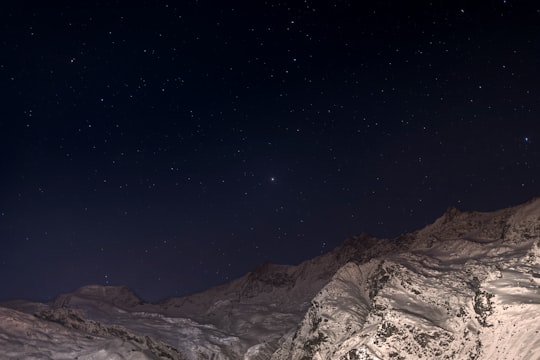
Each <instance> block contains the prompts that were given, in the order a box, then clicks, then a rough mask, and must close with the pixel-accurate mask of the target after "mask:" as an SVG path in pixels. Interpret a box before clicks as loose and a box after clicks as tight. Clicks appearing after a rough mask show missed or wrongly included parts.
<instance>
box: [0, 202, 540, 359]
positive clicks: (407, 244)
mask: <svg viewBox="0 0 540 360" xmlns="http://www.w3.org/2000/svg"><path fill="white" fill-rule="evenodd" d="M539 248H540V200H533V201H530V202H529V203H526V204H524V205H521V206H518V207H515V208H510V209H504V210H500V211H496V212H493V213H477V212H474V213H466V212H460V211H459V210H457V209H453V208H451V209H448V210H447V211H446V212H445V213H444V214H443V215H442V216H441V217H440V218H439V219H437V220H436V221H435V222H434V223H433V224H432V225H429V226H427V227H426V228H424V229H422V230H419V231H417V232H415V233H411V234H405V235H403V236H401V237H399V238H397V239H392V240H385V239H376V238H372V237H370V236H368V235H366V234H363V235H361V236H359V237H355V238H351V239H349V240H347V241H345V242H344V243H343V244H342V245H341V246H339V247H337V248H336V249H334V250H332V251H331V252H329V253H327V254H324V255H322V256H319V257H317V258H314V259H312V260H308V261H306V262H304V263H302V264H300V265H298V266H286V265H273V264H264V265H261V266H260V267H259V268H258V269H256V270H255V271H254V272H252V273H249V274H247V275H246V276H244V277H242V278H240V279H237V280H235V281H233V282H231V283H229V284H226V285H223V286H219V287H216V288H212V289H210V290H208V291H206V292H203V293H199V294H195V295H192V296H188V297H184V298H171V299H167V300H165V301H163V302H161V303H158V304H145V303H143V302H142V301H140V299H138V298H137V297H136V295H134V294H133V293H132V292H131V291H130V290H129V289H127V288H122V287H120V288H118V287H101V286H89V287H84V288H81V289H79V290H78V291H76V292H74V293H72V294H66V295H61V296H59V297H58V298H57V299H56V300H55V301H54V302H53V303H51V304H31V303H24V302H12V303H9V304H6V306H8V307H11V308H16V309H19V310H21V311H23V312H26V314H25V313H22V312H19V311H15V310H11V309H6V308H0V310H1V311H0V315H3V316H4V317H6V318H10V316H11V318H17V319H18V320H17V321H18V323H17V324H19V325H17V326H15V327H14V326H13V325H12V322H9V321H2V322H0V335H1V336H0V348H2V349H11V350H9V351H11V352H9V354H11V355H9V356H8V358H32V357H31V356H29V353H28V352H27V353H25V352H24V351H26V350H24V349H25V348H24V347H22V348H21V346H20V345H21V344H24V343H28V344H32V343H35V342H36V341H37V340H36V337H38V338H39V341H40V344H41V345H40V346H42V348H43V349H44V350H46V351H45V354H46V355H44V356H42V357H40V358H52V359H54V358H62V357H61V356H60V355H58V354H63V355H65V354H68V353H69V354H78V355H80V356H83V355H84V356H86V355H85V354H94V355H95V354H99V351H100V350H99V349H98V348H99V346H98V345H99V344H102V342H103V341H109V343H108V344H113V345H114V344H117V342H118V341H120V342H123V344H127V345H126V346H127V347H126V346H124V347H123V348H122V347H120V348H119V350H118V351H117V353H118V354H121V356H124V358H130V357H128V355H126V354H127V353H130V354H138V353H139V354H141V355H140V356H143V355H144V356H145V357H131V358H133V359H135V358H141V359H142V358H144V359H146V358H150V359H154V358H155V359H160V358H171V359H182V358H185V359H216V360H219V359H222V360H227V359H230V360H232V359H244V360H250V359H251V360H255V359H257V360H263V359H265V360H269V359H271V360H285V359H287V360H310V359H313V360H323V359H324V360H352V359H355V360H358V359H418V358H423V359H538V358H540V250H539ZM10 311H11V312H13V314H12V315H10V313H9V312H10ZM28 313H36V314H37V315H36V316H37V317H36V316H33V315H29V314H28ZM9 324H11V325H9ZM36 324H37V325H36ZM48 324H50V325H48ZM35 326H43V327H47V326H51V328H52V327H54V328H55V329H56V328H58V329H60V330H61V331H60V330H58V329H56V330H55V332H49V334H52V335H49V336H50V338H46V337H45V338H43V336H41V335H39V336H38V335H36V334H35V333H33V332H28V334H29V335H27V337H26V338H25V337H24V336H22V335H21V334H22V333H21V332H17V331H15V330H14V329H15V328H20V327H25V328H32V327H35ZM57 330H58V334H61V336H64V337H65V338H63V339H64V340H65V339H69V334H70V333H73V334H74V335H73V337H72V339H73V341H75V342H77V344H80V345H79V347H80V352H79V353H76V352H73V351H74V350H73V349H72V348H69V349H65V351H64V352H63V353H62V352H61V351H60V350H61V349H60V350H59V349H56V353H55V352H54V351H52V350H51V349H49V348H47V346H49V347H50V348H54V347H55V346H58V345H55V344H58V341H57V339H55V335H54V334H56V331H57ZM81 334H86V336H89V337H90V338H92V339H94V340H95V341H94V342H92V341H90V339H89V338H87V339H86V340H88V341H86V340H85V341H82V340H80V338H79V337H80V336H81ZM78 336H79V337H78ZM47 341H48V342H47ZM115 341H117V342H115ZM47 344H48V345H47ZM96 344H98V345H96ZM17 346H18V347H17ZM100 346H102V345H100ZM114 346H116V345H114ZM114 346H113V348H114ZM118 346H120V345H118ZM15 348H17V349H22V350H14V349H15ZM30 348H31V346H29V347H28V349H30ZM113 348H111V346H109V345H108V347H107V349H108V350H107V351H109V355H110V354H111V353H112V351H113ZM126 348H129V349H131V350H133V351H131V350H130V352H126V351H127V350H126ZM28 351H30V350H28ZM69 351H71V353H70V352H69ZM122 351H123V352H122ZM51 354H52V355H51ZM54 354H57V355H58V356H56V357H55V356H53V355H54ZM94 355H92V356H94ZM119 356H120V355H119ZM64 358H65V357H64ZM80 358H84V357H80ZM89 358H90V357H89ZM92 358H93V359H94V358H95V359H101V357H99V356H98V355H95V357H92ZM104 358H105V357H104ZM111 358H114V357H111ZM119 358H121V357H119Z"/></svg>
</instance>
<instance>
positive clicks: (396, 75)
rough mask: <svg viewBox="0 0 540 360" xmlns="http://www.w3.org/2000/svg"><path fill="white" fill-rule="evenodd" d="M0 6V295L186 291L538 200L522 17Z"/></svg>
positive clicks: (530, 53)
mask: <svg viewBox="0 0 540 360" xmlns="http://www.w3.org/2000/svg"><path fill="white" fill-rule="evenodd" d="M52 3H53V4H52V5H51V4H50V2H45V1H43V2H39V3H37V2H29V1H18V2H14V1H13V2H3V3H2V5H0V19H1V21H0V84H1V87H0V96H1V99H2V101H1V107H0V284H1V286H0V299H2V300H5V299H12V298H29V299H34V300H49V299H51V298H53V297H54V296H55V295H57V294H59V293H64V292H69V291H72V290H74V289H76V288H78V287H79V286H83V285H87V284H103V285H105V284H111V285H128V286H129V287H131V288H133V289H134V290H135V292H136V293H138V294H139V295H140V296H141V297H142V298H143V299H145V300H149V301H155V300H158V299H162V298H165V297H167V296H179V295H186V294H189V293H192V292H195V291H200V290H203V289H206V288H208V287H209V286H213V285H217V284H221V283H224V282H226V281H229V280H232V279H234V278H237V277H239V276H241V275H243V274H245V273H246V272H248V271H251V270H253V269H255V268H256V267H257V265H258V264H260V263H263V262H265V261H269V262H274V263H288V264H297V263H299V262H301V261H303V260H306V259H309V258H311V257H313V256H316V255H318V254H321V253H323V252H326V251H329V250H330V249H332V248H333V247H335V246H336V245H338V244H339V243H340V242H342V241H343V240H344V239H345V238H347V237H349V236H352V235H356V234H360V233H361V232H363V231H366V232H368V233H370V234H372V235H374V236H379V237H395V236H398V235H400V234H401V233H404V232H407V231H412V230H415V229H418V228H420V227H422V226H424V225H426V224H428V223H430V222H432V221H433V220H434V219H435V218H436V217H438V216H439V215H441V214H442V213H443V212H444V211H445V209H446V208H448V207H449V206H456V207H458V208H460V209H463V210H482V211H488V210H495V209H498V208H503V207H508V206H512V205H516V204H519V203H521V202H525V201H527V200H529V199H530V198H532V197H535V196H538V195H540V179H538V176H539V175H540V4H538V3H537V2H535V1H511V0H508V1H502V0H500V1H433V2H432V3H429V2H427V1H426V2H421V1H410V2H407V1H388V0H387V1H370V2H367V1H359V0H333V1H324V2H323V1H320V2H319V1H309V0H305V1H291V2H281V1H262V0H261V1H210V0H199V1H193V0H185V1H178V2H173V1H171V2H167V1H158V0H156V1H150V0H149V1H139V2H137V1H129V2H127V1H126V2H122V1H86V2H83V1H81V2H76V1H70V2H65V3H60V2H52Z"/></svg>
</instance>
